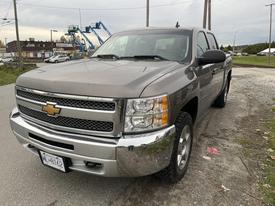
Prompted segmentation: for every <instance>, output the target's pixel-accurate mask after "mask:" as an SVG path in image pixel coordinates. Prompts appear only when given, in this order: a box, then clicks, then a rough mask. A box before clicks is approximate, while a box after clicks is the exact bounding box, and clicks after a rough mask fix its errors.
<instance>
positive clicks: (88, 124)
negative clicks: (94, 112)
mask: <svg viewBox="0 0 275 206" xmlns="http://www.w3.org/2000/svg"><path fill="white" fill-rule="evenodd" d="M18 108H19V111H20V112H22V113H23V114H25V115H27V116H30V117H32V118H35V119H38V120H40V121H43V122H47V123H50V124H54V125H58V126H63V127H70V128H76V129H84V130H93V131H101V132H111V131H113V123H112V122H103V121H94V120H86V119H77V118H70V117H62V116H58V117H51V116H48V115H47V114H46V113H43V112H38V111H35V110H32V109H29V108H26V107H23V106H20V105H19V106H18Z"/></svg>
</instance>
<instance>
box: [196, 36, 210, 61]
mask: <svg viewBox="0 0 275 206" xmlns="http://www.w3.org/2000/svg"><path fill="white" fill-rule="evenodd" d="M207 50H209V46H208V42H207V39H206V36H205V34H204V32H199V33H198V44H197V52H198V57H201V56H202V55H203V54H204V53H205V52H206V51H207Z"/></svg>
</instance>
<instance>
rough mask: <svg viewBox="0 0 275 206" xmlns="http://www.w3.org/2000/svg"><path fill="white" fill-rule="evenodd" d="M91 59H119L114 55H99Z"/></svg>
mask: <svg viewBox="0 0 275 206" xmlns="http://www.w3.org/2000/svg"><path fill="white" fill-rule="evenodd" d="M92 58H100V59H120V57H119V56H117V55H115V54H99V55H96V56H92Z"/></svg>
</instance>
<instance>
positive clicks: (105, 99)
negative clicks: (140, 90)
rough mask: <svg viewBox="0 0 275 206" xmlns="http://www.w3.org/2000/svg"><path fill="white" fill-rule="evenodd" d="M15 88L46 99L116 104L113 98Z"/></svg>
mask: <svg viewBox="0 0 275 206" xmlns="http://www.w3.org/2000/svg"><path fill="white" fill-rule="evenodd" d="M15 88H16V89H18V90H22V91H26V92H30V93H34V94H39V95H43V96H48V97H58V98H64V99H78V100H86V101H97V102H113V103H115V104H116V101H115V99H113V98H105V97H104V98H102V97H89V96H78V95H69V94H59V93H52V92H44V91H39V90H35V89H28V88H24V87H20V86H16V87H15ZM115 106H116V105H115Z"/></svg>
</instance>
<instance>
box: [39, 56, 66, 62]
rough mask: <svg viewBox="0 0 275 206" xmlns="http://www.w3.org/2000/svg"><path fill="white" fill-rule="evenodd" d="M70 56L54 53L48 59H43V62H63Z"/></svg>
mask: <svg viewBox="0 0 275 206" xmlns="http://www.w3.org/2000/svg"><path fill="white" fill-rule="evenodd" d="M69 60H70V57H68V56H66V55H56V56H52V57H50V58H48V59H45V60H44V62H47V63H59V62H65V61H69Z"/></svg>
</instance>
